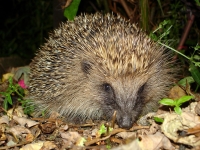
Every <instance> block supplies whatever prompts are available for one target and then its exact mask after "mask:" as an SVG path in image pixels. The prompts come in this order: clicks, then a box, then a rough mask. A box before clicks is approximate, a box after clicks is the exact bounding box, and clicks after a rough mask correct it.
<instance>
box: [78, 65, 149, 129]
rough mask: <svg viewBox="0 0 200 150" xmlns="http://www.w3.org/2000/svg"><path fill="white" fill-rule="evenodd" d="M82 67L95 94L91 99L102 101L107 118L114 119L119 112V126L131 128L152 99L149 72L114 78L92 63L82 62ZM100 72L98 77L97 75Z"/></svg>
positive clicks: (101, 105) (101, 108)
mask: <svg viewBox="0 0 200 150" xmlns="http://www.w3.org/2000/svg"><path fill="white" fill-rule="evenodd" d="M82 70H83V72H84V73H85V74H87V76H88V78H89V80H87V81H89V84H87V85H90V86H91V87H89V88H90V90H91V93H95V94H94V95H96V96H95V97H93V96H91V95H88V96H91V97H89V98H90V99H91V101H94V100H95V99H96V100H97V101H98V103H99V104H100V110H101V111H102V112H103V115H104V117H106V118H107V119H112V116H113V114H114V112H115V111H116V119H117V123H118V125H119V127H121V128H127V129H128V128H131V127H132V125H133V123H134V122H135V121H136V120H137V118H138V117H139V116H140V114H141V112H142V109H143V108H144V103H146V102H147V101H148V99H147V97H148V96H147V95H149V94H148V92H151V91H149V90H148V89H149V83H148V82H147V80H149V74H146V73H142V74H141V75H138V74H137V73H136V74H125V75H122V76H118V77H117V78H116V77H113V76H112V75H111V74H110V75H108V76H107V75H104V74H103V73H102V72H99V71H98V70H97V69H96V68H95V67H94V66H92V65H91V64H89V62H84V63H82ZM97 74H98V76H97Z"/></svg>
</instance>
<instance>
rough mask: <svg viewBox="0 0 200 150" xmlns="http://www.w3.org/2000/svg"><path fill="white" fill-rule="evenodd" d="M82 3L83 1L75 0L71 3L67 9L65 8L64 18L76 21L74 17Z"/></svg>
mask: <svg viewBox="0 0 200 150" xmlns="http://www.w3.org/2000/svg"><path fill="white" fill-rule="evenodd" d="M80 2H81V0H73V1H72V2H71V4H70V5H69V6H68V7H67V8H65V10H64V16H65V17H66V18H67V19H68V20H74V17H75V16H76V13H77V11H78V7H79V4H80Z"/></svg>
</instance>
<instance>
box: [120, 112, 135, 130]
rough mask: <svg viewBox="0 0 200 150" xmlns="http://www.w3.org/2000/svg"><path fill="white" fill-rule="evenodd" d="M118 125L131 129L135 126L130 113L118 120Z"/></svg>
mask: <svg viewBox="0 0 200 150" xmlns="http://www.w3.org/2000/svg"><path fill="white" fill-rule="evenodd" d="M118 125H119V127H120V128H124V129H130V128H131V127H132V126H133V120H132V117H130V115H123V116H121V117H120V118H119V120H118Z"/></svg>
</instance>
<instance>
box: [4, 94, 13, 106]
mask: <svg viewBox="0 0 200 150" xmlns="http://www.w3.org/2000/svg"><path fill="white" fill-rule="evenodd" d="M5 100H6V101H7V102H8V103H9V104H10V105H12V98H11V96H10V94H7V96H6V98H5Z"/></svg>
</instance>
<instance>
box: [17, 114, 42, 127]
mask: <svg viewBox="0 0 200 150" xmlns="http://www.w3.org/2000/svg"><path fill="white" fill-rule="evenodd" d="M13 119H14V120H15V121H16V122H18V123H19V124H20V125H21V126H25V125H26V126H27V127H29V128H30V127H32V126H35V125H37V124H39V122H36V121H33V120H31V119H27V118H25V117H18V116H13Z"/></svg>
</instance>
